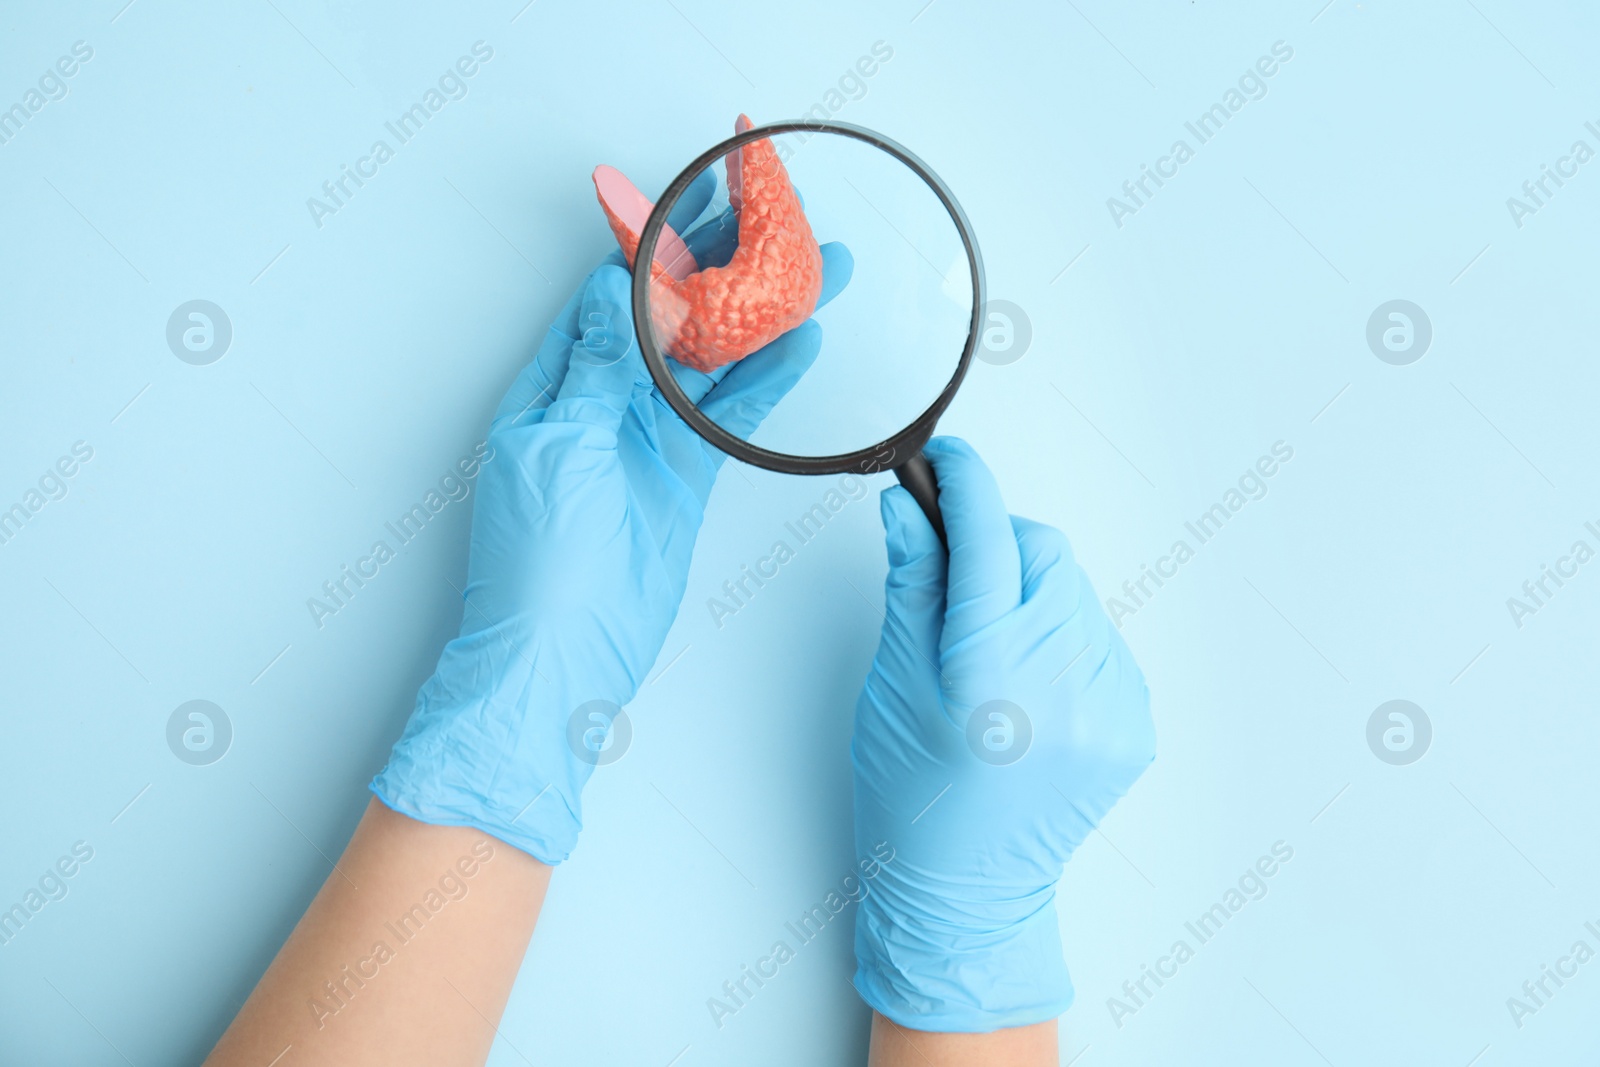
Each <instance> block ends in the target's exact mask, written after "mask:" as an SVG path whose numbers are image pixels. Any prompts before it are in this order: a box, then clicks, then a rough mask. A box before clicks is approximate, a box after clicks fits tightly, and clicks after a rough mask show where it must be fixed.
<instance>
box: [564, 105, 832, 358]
mask: <svg viewBox="0 0 1600 1067" xmlns="http://www.w3.org/2000/svg"><path fill="white" fill-rule="evenodd" d="M749 128H750V120H749V119H748V118H746V117H745V116H743V115H740V116H739V121H738V122H737V123H736V124H735V126H734V130H735V132H738V133H742V132H744V131H745V130H747V129H749ZM726 163H727V168H728V200H729V202H730V203H731V204H732V206H733V211H734V214H735V215H736V216H737V218H738V220H739V247H738V250H737V251H735V252H734V254H733V258H732V259H731V260H729V261H728V264H727V266H723V267H707V268H705V269H704V270H701V269H700V268H699V264H698V263H696V262H695V259H694V256H693V254H691V253H690V251H689V249H688V248H687V247H686V246H685V245H684V243H683V241H682V240H681V239H680V238H679V237H678V235H677V234H675V233H673V232H672V229H671V228H670V227H664V228H663V229H662V231H661V237H660V239H659V240H657V242H656V249H655V255H654V257H653V262H652V263H651V265H650V277H651V282H652V284H651V290H650V318H651V320H652V323H653V324H654V328H655V335H656V339H657V341H658V343H660V345H661V347H662V349H663V350H664V351H665V352H666V354H667V355H669V356H671V357H673V358H674V359H676V360H678V361H679V362H682V363H686V364H688V365H689V366H691V367H694V368H695V369H696V370H700V371H711V370H715V369H716V368H717V367H720V366H722V365H724V364H726V363H732V362H733V361H735V360H739V359H743V358H744V357H745V356H748V355H750V354H751V353H752V352H755V351H757V350H759V349H760V348H762V347H763V346H765V345H766V344H768V343H769V342H771V341H772V340H773V339H775V338H776V337H778V336H779V335H780V334H783V333H786V332H788V331H789V330H792V329H794V328H795V327H796V326H798V325H800V324H801V323H802V322H804V321H805V320H806V319H807V318H809V317H810V316H811V313H812V312H813V311H815V310H816V307H817V297H818V296H819V295H821V293H822V253H821V251H820V250H819V249H818V247H817V239H816V238H815V237H814V236H812V233H811V224H810V223H809V222H807V221H806V215H805V211H804V210H803V209H802V208H801V207H800V198H799V197H798V196H796V195H795V191H794V187H793V186H792V185H790V184H789V174H788V171H786V170H785V169H784V166H783V163H782V161H780V160H779V159H778V153H777V150H776V149H775V148H773V145H772V142H771V141H770V140H768V139H766V138H763V139H761V140H759V141H752V142H751V143H749V144H747V145H745V146H744V147H742V148H740V149H738V150H736V151H734V152H731V153H729V155H728V156H727V158H726ZM594 184H595V191H596V193H597V194H598V195H599V198H600V207H601V208H602V209H603V210H604V211H605V213H606V221H607V222H609V223H610V224H611V232H612V233H613V234H615V235H616V238H617V243H618V244H619V245H621V246H622V252H623V255H624V256H626V257H627V260H628V266H629V267H632V266H633V265H634V258H635V254H636V253H637V252H638V249H639V233H640V231H641V230H643V229H644V224H645V220H646V219H647V218H649V216H650V210H651V208H652V207H653V206H654V205H653V204H652V203H651V202H650V201H649V200H648V199H646V198H645V196H644V194H643V193H641V192H639V190H638V189H636V188H635V187H634V185H633V183H632V182H630V181H628V179H627V178H624V177H623V176H622V175H621V173H619V172H618V171H616V170H614V169H613V168H611V167H606V166H601V167H596V168H595V172H594Z"/></svg>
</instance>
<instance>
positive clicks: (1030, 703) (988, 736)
mask: <svg viewBox="0 0 1600 1067" xmlns="http://www.w3.org/2000/svg"><path fill="white" fill-rule="evenodd" d="M926 451H927V455H928V458H929V459H930V460H932V462H933V467H934V471H935V472H936V474H937V475H938V481H939V507H940V508H941V510H942V511H943V513H944V522H945V529H946V531H947V533H948V535H949V539H950V552H949V558H948V565H947V561H946V553H945V550H944V549H943V548H942V547H941V546H940V544H939V541H938V538H936V537H935V536H934V533H933V530H932V528H931V527H930V526H929V525H928V521H927V519H926V518H924V517H923V515H922V512H921V510H920V509H919V508H918V507H917V505H916V503H915V502H914V501H913V500H912V499H911V497H910V495H909V494H908V493H907V492H906V491H905V490H904V489H901V488H899V487H895V488H892V489H887V490H885V491H884V493H883V496H882V500H881V507H882V512H883V524H884V528H885V529H886V531H887V533H888V548H889V577H888V581H887V584H886V592H885V600H886V604H885V610H886V618H885V621H884V627H883V636H882V640H881V642H880V643H879V646H878V654H877V657H876V659H874V661H873V664H872V671H871V673H870V674H869V675H868V677H867V683H866V687H865V688H864V689H863V691H862V693H861V697H860V700H859V701H858V702H857V704H856V722H855V736H854V739H853V741H852V743H851V750H850V751H851V760H852V763H853V764H854V768H855V837H856V847H857V851H858V854H859V855H863V856H864V855H868V854H869V853H871V852H872V851H874V849H875V848H876V847H877V846H879V845H880V843H884V842H886V843H887V844H888V845H889V846H890V847H891V848H892V849H893V850H894V852H893V858H892V860H891V861H890V862H888V863H885V864H884V865H883V868H882V872H881V873H880V874H879V875H878V877H877V879H876V880H875V881H874V882H873V887H872V893H871V894H869V895H868V896H867V897H866V898H865V899H864V900H863V901H862V902H861V905H860V910H859V911H858V912H857V916H856V943H855V948H856V961H857V970H856V976H855V983H856V988H857V989H858V990H859V991H860V992H861V995H862V997H863V998H865V1000H866V1001H867V1003H868V1004H870V1005H871V1006H872V1007H873V1008H874V1009H876V1010H877V1011H878V1012H880V1013H881V1014H883V1015H885V1016H887V1017H888V1018H890V1019H892V1020H894V1021H895V1022H897V1023H899V1024H901V1025H903V1026H906V1027H910V1028H913V1029H921V1030H931V1031H939V1032H952V1031H959V1032H980V1031H989V1030H995V1029H998V1028H1001V1027H1008V1026H1023V1025H1027V1024H1030V1023H1036V1022H1041V1021H1044V1020H1046V1019H1053V1018H1055V1017H1056V1016H1057V1015H1060V1014H1061V1013H1062V1012H1063V1011H1065V1010H1066V1008H1067V1006H1068V1005H1069V1004H1071V1002H1072V982H1071V980H1070V979H1069V978H1068V977H1067V969H1066V965H1065V964H1064V963H1063V962H1062V958H1061V936H1060V933H1059V931H1058V929H1057V926H1056V909H1055V906H1054V900H1055V886H1056V882H1057V881H1059V880H1060V878H1061V871H1062V865H1063V864H1064V863H1065V862H1066V861H1067V859H1068V857H1070V856H1071V855H1072V852H1073V850H1074V849H1076V848H1077V847H1078V845H1080V844H1081V843H1082V842H1083V839H1084V838H1085V837H1086V836H1087V835H1088V833H1089V831H1090V830H1092V829H1093V828H1094V827H1095V825H1096V824H1098V823H1099V821H1100V820H1101V818H1102V817H1104V815H1105V814H1106V812H1107V811H1109V810H1110V809H1111V806H1112V805H1113V804H1115V803H1116V802H1117V799H1118V798H1119V797H1121V796H1122V795H1123V793H1125V792H1126V791H1127V789H1128V787H1129V786H1130V785H1132V784H1133V781H1134V779H1136V778H1138V777H1139V775H1140V773H1141V772H1143V770H1144V769H1145V767H1146V766H1148V765H1149V763H1150V761H1151V760H1152V759H1154V758H1155V728H1154V726H1153V725H1152V723H1151V720H1150V697H1149V691H1148V690H1147V689H1146V687H1145V682H1144V676H1143V675H1142V674H1141V673H1140V671H1139V667H1138V665H1137V664H1135V663H1134V661H1133V656H1132V654H1131V653H1130V652H1129V651H1128V648H1127V646H1126V645H1124V644H1123V642H1122V638H1121V637H1120V636H1119V635H1118V633H1117V631H1116V628H1115V627H1113V626H1112V625H1111V622H1110V620H1109V619H1107V618H1106V616H1105V613H1104V611H1102V610H1101V607H1100V602H1099V600H1098V599H1097V598H1096V597H1095V594H1094V590H1093V589H1092V588H1091V587H1090V585H1089V580H1088V579H1087V578H1086V577H1085V576H1084V574H1083V571H1082V570H1080V569H1079V567H1078V565H1077V563H1076V562H1075V561H1074V560H1073V558H1072V550H1071V548H1070V547H1069V546H1068V545H1067V539H1066V538H1065V537H1064V536H1062V534H1061V533H1060V532H1059V531H1058V530H1055V529H1053V528H1052V527H1049V526H1043V525H1040V524H1039V523H1036V522H1030V521H1029V520H1027V519H1019V518H1015V517H1012V516H1008V515H1007V514H1006V509H1005V505H1004V503H1003V502H1002V501H1001V499H1000V490H999V487H998V486H997V485H996V484H995V481H994V478H993V476H991V475H990V473H989V470H988V468H987V467H985V466H984V464H983V461H982V460H980V459H979V458H978V456H977V454H976V453H974V452H973V451H972V449H971V447H970V446H968V445H967V444H966V443H965V442H964V441H960V440H958V439H956V438H951V437H941V438H935V439H934V440H933V441H932V442H930V443H929V445H928V447H927V450H926ZM996 701H1005V702H1009V704H999V703H991V702H996ZM1019 709H1020V713H1019ZM1030 734H1031V737H1030ZM980 753H981V755H980Z"/></svg>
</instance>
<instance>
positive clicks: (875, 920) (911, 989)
mask: <svg viewBox="0 0 1600 1067" xmlns="http://www.w3.org/2000/svg"><path fill="white" fill-rule="evenodd" d="M855 949H856V974H855V986H856V990H857V991H858V992H859V993H860V994H861V998H862V999H863V1000H865V1001H866V1002H867V1004H868V1005H869V1006H870V1007H871V1008H873V1010H875V1011H877V1012H878V1013H879V1014H880V1015H883V1016H885V1017H886V1018H888V1019H891V1020H893V1021H894V1022H896V1023H898V1024H900V1025H901V1026H904V1027H906V1028H908V1029H912V1030H927V1031H932V1032H935V1033H987V1032H989V1031H991V1030H1000V1029H1005V1028H1007V1027H1015V1026H1029V1025H1032V1024H1033V1023H1040V1022H1045V1021H1047V1020H1050V1019H1054V1018H1056V1017H1057V1016H1059V1015H1060V1014H1061V1013H1062V1012H1064V1011H1066V1010H1067V1008H1068V1007H1070V1006H1071V1005H1072V999H1073V989H1072V979H1071V978H1070V977H1069V976H1068V974H1067V965H1066V962H1065V961H1064V960H1063V959H1062V956H1061V934H1060V930H1059V928H1058V926H1057V924H1056V909H1055V892H1054V889H1053V888H1052V889H1051V890H1050V891H1049V892H1048V893H1047V894H1046V895H1045V899H1044V901H1043V904H1042V906H1041V907H1039V908H1037V909H1036V910H1035V911H1033V912H1032V913H1031V914H1030V915H1028V916H1027V917H1026V918H1025V919H1023V920H1022V921H1020V922H1018V923H1015V924H1012V925H1009V926H1006V927H1004V928H1002V929H998V930H988V931H985V930H974V929H970V928H963V927H957V926H954V925H952V924H949V923H946V922H942V921H939V920H936V919H932V918H921V917H916V918H906V917H902V916H900V915H891V914H889V913H888V912H887V911H886V910H885V909H884V908H883V906H882V900H881V896H880V895H879V894H873V895H872V896H869V897H868V898H867V899H866V900H864V901H862V904H861V908H860V910H859V911H858V913H857V915H856V938H855Z"/></svg>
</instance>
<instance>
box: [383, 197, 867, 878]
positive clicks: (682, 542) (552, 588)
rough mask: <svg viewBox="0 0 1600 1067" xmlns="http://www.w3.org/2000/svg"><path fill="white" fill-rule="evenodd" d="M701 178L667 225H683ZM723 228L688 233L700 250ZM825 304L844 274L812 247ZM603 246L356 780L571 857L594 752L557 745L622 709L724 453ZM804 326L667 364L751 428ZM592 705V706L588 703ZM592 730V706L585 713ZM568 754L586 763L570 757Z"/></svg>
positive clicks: (699, 204)
mask: <svg viewBox="0 0 1600 1067" xmlns="http://www.w3.org/2000/svg"><path fill="white" fill-rule="evenodd" d="M714 188H715V179H714V178H713V177H712V176H711V175H710V174H709V173H707V174H706V175H704V176H703V179H702V181H700V182H697V183H696V184H695V185H694V186H691V188H690V189H689V191H687V192H686V193H685V194H684V197H683V198H682V199H681V200H680V201H679V203H678V205H677V206H676V208H675V210H674V211H673V213H672V216H671V218H670V219H669V222H670V223H671V225H672V226H673V228H674V229H675V230H678V231H679V232H683V231H684V230H685V229H687V224H688V223H691V222H693V220H694V219H695V218H696V217H697V216H698V215H699V214H701V212H702V211H704V209H705V206H706V204H707V203H708V202H709V201H710V199H711V196H712V192H713V190H714ZM734 233H736V231H734V230H731V229H730V227H728V226H727V225H726V220H725V219H721V218H719V219H714V220H712V221H711V222H710V223H707V224H706V225H705V226H703V227H701V228H700V229H699V230H698V231H696V232H694V233H692V234H690V235H688V236H686V237H685V240H686V241H687V242H688V243H689V245H690V247H691V249H694V250H695V251H696V252H697V254H706V255H708V257H709V255H710V254H711V253H712V252H714V251H715V250H716V246H720V245H724V244H727V242H728V241H730V240H732V239H733V238H732V237H731V236H730V234H734ZM822 253H823V290H822V299H823V300H828V299H831V298H832V297H833V296H834V295H836V294H837V293H838V292H839V290H840V289H841V288H843V287H844V285H845V283H846V282H847V281H848V280H849V277H850V272H851V260H850V255H849V253H848V252H847V251H846V250H845V249H844V247H843V246H842V245H837V244H834V245H825V246H824V247H823V249H822ZM630 286H631V278H630V276H629V274H628V271H627V269H626V268H625V267H624V266H623V261H622V257H621V254H620V253H617V254H615V255H614V256H612V257H611V258H610V259H608V260H607V261H606V263H604V264H602V265H601V266H600V267H599V268H598V269H597V270H595V272H594V273H593V274H591V275H590V276H589V277H588V279H587V280H586V281H585V282H584V284H583V286H582V287H581V288H580V289H579V291H578V292H577V293H576V294H574V296H573V297H572V299H570V300H569V301H567V304H566V306H565V307H564V308H563V309H562V311H561V313H560V315H559V316H558V317H557V319H556V322H555V324H554V325H552V326H551V327H550V330H549V333H548V335H547V336H546V338H545V341H544V343H543V345H541V346H540V349H539V352H538V355H537V356H536V357H535V358H534V360H533V362H532V363H531V364H530V365H529V366H528V367H527V368H526V369H524V370H523V371H522V373H521V374H520V375H519V376H518V378H517V379H516V381H515V383H513V385H512V386H511V389H510V391H509V392H508V393H507V395H506V398H505V400H504V401H503V402H502V403H501V405H500V408H499V410H498V412H497V413H496V415H495V417H494V421H493V424H492V426H491V428H490V432H489V436H488V443H489V445H490V447H491V449H492V451H491V452H490V453H489V454H488V456H487V457H486V459H485V463H484V466H483V469H482V473H481V474H480V475H479V478H478V496H477V500H476V502H475V504H474V508H473V516H472V547H471V556H470V560H469V564H468V570H467V588H466V598H465V600H466V603H465V607H464V611H463V617H462V622H461V633H460V636H459V637H457V638H456V639H455V640H453V641H451V642H450V643H449V644H448V645H446V646H445V649H444V652H443V654H442V655H441V656H440V659H439V665H438V667H437V668H436V669H435V671H434V674H433V676H432V677H431V678H429V679H428V681H427V683H426V684H425V685H423V687H422V690H421V692H420V693H419V694H418V695H417V703H416V709H415V711H414V712H413V713H412V716H411V719H410V721H409V722H408V723H407V725H406V729H405V733H404V734H403V735H402V737H401V738H400V740H399V742H398V743H397V744H396V745H395V747H394V750H393V752H392V753H391V754H390V757H389V763H388V765H387V766H386V767H384V769H383V770H382V771H380V772H379V774H378V776H377V777H376V778H375V779H373V781H372V784H371V789H372V792H373V793H374V794H376V795H377V797H378V798H379V799H380V800H382V801H383V802H384V803H385V804H387V805H388V806H389V807H390V808H393V809H394V810H395V811H398V812H401V813H402V814H405V815H409V816H411V817H412V818H415V819H418V820H420V821H422V822H427V823H435V824H440V825H447V826H472V827H476V828H478V829H480V830H483V831H485V832H486V833H489V834H492V835H494V836H495V837H497V838H499V839H500V840H502V841H506V842H508V843H510V844H512V845H515V846H516V847H518V848H521V849H523V850H524V851H526V852H529V853H531V854H532V855H533V856H534V857H535V858H537V859H539V860H541V861H542V862H545V863H551V864H554V863H559V862H561V861H562V860H564V859H566V857H567V856H568V854H569V853H571V851H572V848H573V845H574V844H575V843H576V841H577V837H578V831H579V830H580V829H581V827H582V806H581V803H580V794H581V792H582V789H583V786H584V784H585V783H586V782H587V781H588V779H589V776H590V774H591V773H593V770H594V757H593V755H592V754H590V753H588V751H587V750H585V749H582V748H581V746H580V747H578V748H575V747H574V746H573V745H572V744H570V743H569V739H568V738H569V734H568V721H569V719H570V718H571V717H572V716H573V714H574V712H576V711H577V710H578V709H579V708H580V707H582V706H584V705H588V704H590V702H591V701H604V702H607V703H608V704H609V705H615V706H620V705H623V704H626V703H627V702H628V701H629V700H631V699H632V698H633V696H634V695H635V694H636V693H637V692H638V689H639V685H640V682H641V681H642V680H643V679H644V676H645V672H646V671H648V670H649V669H650V666H651V664H653V663H654V662H655V660H656V657H657V656H658V655H659V654H660V652H661V646H662V643H663V642H664V641H665V640H666V636H667V630H668V629H669V628H670V627H671V625H672V621H673V618H674V617H675V616H676V615H677V612H678V605H679V602H680V601H681V600H682V599H683V591H684V585H685V583H686V581H687V577H688V571H689V557H690V554H691V552H692V551H693V548H694V540H695V535H696V533H697V532H698V531H699V528H700V521H701V518H702V516H703V515H704V510H705V503H706V498H707V496H708V495H709V494H710V492H711V486H712V483H713V482H714V481H715V479H716V473H717V469H718V467H720V466H721V464H722V460H723V456H722V454H721V453H720V452H718V451H716V450H715V449H713V448H712V447H711V446H710V445H708V444H705V443H704V442H703V441H702V440H701V439H700V438H699V437H698V436H697V435H696V434H695V433H694V432H693V431H692V430H690V429H689V428H688V426H687V425H685V424H684V422H683V421H682V420H681V419H679V418H678V416H677V415H676V414H675V413H674V412H673V411H672V410H671V408H669V407H668V406H667V404H666V401H665V400H664V399H662V397H661V395H660V393H659V391H657V390H656V389H655V388H654V385H653V383H652V381H651V379H650V375H649V372H648V371H647V370H646V369H645V366H644V362H643V359H642V358H641V356H640V353H639V346H638V343H637V339H636V338H635V336H634V332H633V324H632V320H631V314H630V308H631V292H630ZM821 343H822V331H821V328H820V327H819V326H818V325H817V324H816V322H814V321H808V322H806V323H803V324H802V325H801V326H799V327H798V328H796V329H794V330H791V331H790V332H789V333H787V334H784V335H783V336H782V337H780V338H778V339H777V340H775V341H773V342H772V344H770V345H768V346H767V347H766V348H764V349H762V350H761V351H760V352H757V353H755V354H753V355H751V356H749V357H747V358H746V359H744V360H742V361H740V362H738V363H736V364H733V365H732V366H731V367H729V368H728V369H727V370H726V371H725V372H724V373H722V374H720V375H717V376H715V377H713V376H707V375H704V374H700V373H699V372H697V371H694V370H692V369H689V368H681V367H680V368H677V370H676V373H677V377H678V379H679V381H680V382H681V383H682V385H683V387H684V389H685V391H686V392H687V393H688V394H689V396H690V398H691V399H692V400H695V401H697V402H699V403H700V405H701V408H702V410H704V411H705V412H706V413H707V414H708V415H709V416H710V417H712V418H714V419H716V420H717V421H718V422H719V423H721V424H723V425H724V426H727V427H728V428H729V429H730V430H733V431H734V432H739V433H743V434H748V433H749V432H750V431H752V430H753V429H754V428H755V427H756V425H757V424H759V423H760V421H761V419H762V418H764V417H765V416H766V414H767V412H768V411H770V410H771V407H772V405H773V404H775V403H776V402H777V401H778V400H779V399H780V398H782V397H783V395H784V394H786V393H787V392H788V391H789V389H790V387H791V386H793V385H794V383H795V381H797V380H798V379H799V377H800V375H801V374H803V373H804V372H805V370H806V369H807V368H808V367H809V366H810V365H811V364H812V362H813V361H814V360H815V359H816V356H817V353H818V351H819V350H820V347H821ZM594 707H600V708H603V707H605V705H595V706H594ZM597 721H598V722H600V723H602V724H604V728H605V729H607V730H609V727H610V721H611V720H610V718H609V717H608V716H606V715H605V714H604V713H603V712H602V713H601V718H600V719H599V720H597ZM579 751H584V752H585V755H587V756H588V758H582V757H580V755H579Z"/></svg>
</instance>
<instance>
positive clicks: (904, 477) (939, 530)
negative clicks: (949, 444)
mask: <svg viewBox="0 0 1600 1067" xmlns="http://www.w3.org/2000/svg"><path fill="white" fill-rule="evenodd" d="M894 476H895V477H896V478H899V479H900V484H901V485H903V486H905V487H906V492H908V493H910V494H911V499H913V500H915V501H916V502H917V506H918V507H920V508H921V509H922V513H923V514H924V515H926V516H927V517H928V522H930V523H932V524H933V532H934V533H936V534H938V535H939V543H940V544H941V545H943V546H944V547H945V550H946V551H949V549H950V542H949V541H948V540H947V539H946V538H945V535H944V516H943V515H941V514H940V513H939V482H938V480H937V479H936V478H934V476H933V464H931V463H929V462H928V457H927V456H924V455H923V454H922V453H921V452H918V453H916V454H915V455H913V456H912V457H911V458H910V459H908V460H906V461H905V462H904V463H902V464H900V466H898V467H896V468H895V469H894Z"/></svg>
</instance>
